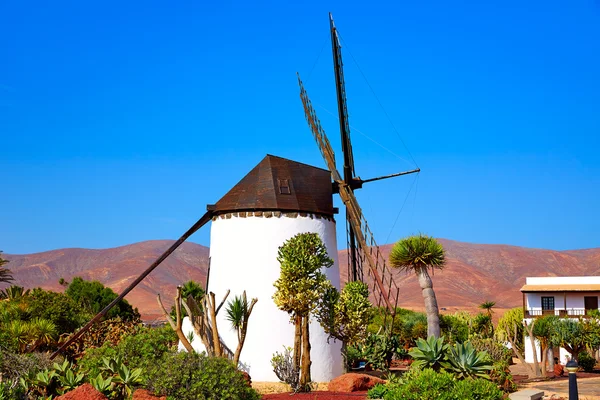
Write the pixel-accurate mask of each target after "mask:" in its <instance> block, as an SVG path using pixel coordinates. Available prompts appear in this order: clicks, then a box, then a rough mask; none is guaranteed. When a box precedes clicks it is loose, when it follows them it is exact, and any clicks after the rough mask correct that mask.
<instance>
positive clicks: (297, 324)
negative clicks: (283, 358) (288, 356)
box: [294, 315, 302, 373]
mask: <svg viewBox="0 0 600 400" xmlns="http://www.w3.org/2000/svg"><path fill="white" fill-rule="evenodd" d="M301 346H302V317H301V316H299V315H296V316H295V317H294V371H296V372H297V373H298V372H300V358H301V356H302V347H301Z"/></svg>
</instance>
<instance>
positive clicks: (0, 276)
mask: <svg viewBox="0 0 600 400" xmlns="http://www.w3.org/2000/svg"><path fill="white" fill-rule="evenodd" d="M7 263H8V260H5V259H3V258H2V251H0V283H10V282H12V281H14V279H13V277H12V274H11V273H10V270H9V269H7V268H4V267H3V265H5V264H7Z"/></svg>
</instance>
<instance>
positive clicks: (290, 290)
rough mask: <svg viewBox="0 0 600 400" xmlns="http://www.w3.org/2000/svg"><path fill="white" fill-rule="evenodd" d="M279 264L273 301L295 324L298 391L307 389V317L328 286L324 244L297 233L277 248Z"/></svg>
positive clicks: (311, 235) (310, 235)
mask: <svg viewBox="0 0 600 400" xmlns="http://www.w3.org/2000/svg"><path fill="white" fill-rule="evenodd" d="M277 261H279V263H280V264H281V273H280V276H279V279H277V281H275V283H274V286H275V288H276V291H275V294H274V295H273V300H274V301H275V304H276V305H277V307H279V309H280V310H283V311H285V312H287V313H288V314H290V319H291V322H293V323H294V325H295V335H294V368H295V370H296V371H297V370H298V366H299V365H300V386H301V388H300V390H310V386H309V382H310V381H311V378H310V365H311V361H310V337H309V318H310V314H311V313H313V312H315V311H316V306H317V305H318V302H319V299H320V298H321V297H322V296H323V295H324V294H325V292H326V290H327V289H328V288H329V287H330V286H328V285H327V282H328V281H327V278H326V277H325V274H324V273H323V272H322V270H323V269H325V268H329V267H331V266H332V265H333V260H332V259H331V258H330V257H329V255H328V254H327V247H326V246H325V244H324V243H323V241H322V240H321V238H320V237H319V235H318V234H316V233H300V234H298V235H296V236H294V237H292V238H291V239H289V240H287V241H286V242H284V243H283V245H282V246H281V247H279V252H278V256H277Z"/></svg>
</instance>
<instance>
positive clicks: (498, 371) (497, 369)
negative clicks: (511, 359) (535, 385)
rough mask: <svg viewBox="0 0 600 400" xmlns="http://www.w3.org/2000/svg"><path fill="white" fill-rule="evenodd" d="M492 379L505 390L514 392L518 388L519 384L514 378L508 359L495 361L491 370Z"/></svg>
mask: <svg viewBox="0 0 600 400" xmlns="http://www.w3.org/2000/svg"><path fill="white" fill-rule="evenodd" d="M490 379H491V380H492V382H494V383H495V384H496V385H498V387H500V388H501V389H502V390H504V391H505V392H514V391H515V390H517V384H516V383H515V381H514V380H513V376H512V374H511V373H510V368H509V364H508V361H506V360H503V361H497V362H495V363H494V365H493V367H492V370H491V371H490Z"/></svg>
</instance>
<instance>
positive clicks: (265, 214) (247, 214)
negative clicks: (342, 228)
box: [212, 211, 335, 222]
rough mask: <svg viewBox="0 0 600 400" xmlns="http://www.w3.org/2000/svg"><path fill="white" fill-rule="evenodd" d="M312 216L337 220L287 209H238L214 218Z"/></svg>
mask: <svg viewBox="0 0 600 400" xmlns="http://www.w3.org/2000/svg"><path fill="white" fill-rule="evenodd" d="M252 217H254V218H281V217H286V218H298V217H303V218H310V219H325V220H327V221H331V222H335V218H333V217H332V216H329V215H323V214H314V213H307V212H286V211H237V212H229V213H224V214H219V215H215V216H214V217H213V218H212V220H213V221H216V220H217V219H231V218H252Z"/></svg>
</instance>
